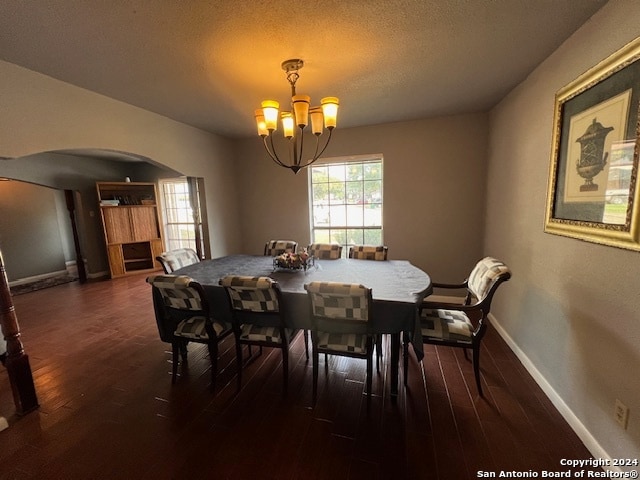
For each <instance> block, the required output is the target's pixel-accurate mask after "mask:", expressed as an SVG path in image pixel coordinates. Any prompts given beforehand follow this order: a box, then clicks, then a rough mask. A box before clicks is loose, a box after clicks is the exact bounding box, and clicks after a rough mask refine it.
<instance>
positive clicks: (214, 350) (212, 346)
mask: <svg viewBox="0 0 640 480" xmlns="http://www.w3.org/2000/svg"><path fill="white" fill-rule="evenodd" d="M207 347H208V348H209V359H210V360H211V391H212V392H215V390H216V376H217V373H218V342H214V343H212V342H209V343H207Z"/></svg>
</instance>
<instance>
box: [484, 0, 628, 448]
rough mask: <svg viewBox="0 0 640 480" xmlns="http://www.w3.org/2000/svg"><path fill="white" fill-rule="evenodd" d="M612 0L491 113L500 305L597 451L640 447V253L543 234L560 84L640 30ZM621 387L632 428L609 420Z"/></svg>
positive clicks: (520, 343)
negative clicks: (502, 281) (507, 278)
mask: <svg viewBox="0 0 640 480" xmlns="http://www.w3.org/2000/svg"><path fill="white" fill-rule="evenodd" d="M638 18H640V3H639V2H635V1H631V0H629V1H611V2H609V3H608V4H607V5H606V6H605V7H604V8H603V9H602V10H601V11H600V12H598V13H597V14H596V15H595V16H594V17H593V18H592V19H591V20H590V21H589V22H587V23H586V24H585V25H584V26H583V27H582V28H581V29H580V30H579V31H578V32H577V33H576V34H574V35H573V36H572V37H571V38H570V39H569V40H567V41H566V42H565V43H564V44H563V45H562V46H561V48H559V49H558V50H557V51H556V52H555V53H554V54H553V55H552V56H551V57H549V58H548V59H547V60H546V61H545V62H544V63H543V64H541V65H540V67H539V68H538V69H537V70H536V71H535V72H533V73H532V74H531V75H530V76H529V78H527V80H526V81H525V82H523V83H522V84H521V85H520V86H519V87H518V88H517V89H515V90H514V91H513V92H512V93H511V94H510V95H509V96H508V97H507V98H506V99H505V100H504V101H502V102H501V103H500V105H499V106H498V107H497V108H495V109H494V111H493V112H492V114H491V136H490V137H491V139H490V145H489V177H488V201H487V212H488V215H487V222H486V225H487V232H486V235H485V251H486V253H494V252H496V254H499V255H501V256H502V257H503V259H504V260H505V261H506V262H507V263H508V264H509V265H510V267H511V268H512V269H513V272H514V275H513V279H512V281H511V282H509V284H508V285H509V286H508V289H505V290H508V291H505V292H502V293H504V295H498V296H497V297H496V305H495V315H496V317H497V319H498V321H499V324H500V325H501V326H502V327H503V328H504V329H505V330H506V332H507V334H508V335H509V336H510V337H511V338H512V339H513V341H514V342H515V344H516V345H517V347H518V348H519V349H521V351H522V352H523V354H524V355H526V357H527V358H528V360H529V361H530V362H531V363H532V365H533V366H534V367H535V369H537V371H538V372H539V373H540V374H541V375H542V376H543V378H544V380H545V381H546V382H548V386H549V387H550V388H552V389H553V390H554V391H555V394H556V395H557V397H556V400H559V401H560V402H561V403H564V404H565V405H566V407H567V409H568V413H569V416H572V415H575V418H574V426H577V428H578V430H579V431H580V430H581V429H583V430H582V434H583V440H585V442H586V443H587V445H588V446H589V447H590V448H591V449H592V450H591V451H592V453H594V455H598V454H603V453H608V454H609V455H611V456H612V457H614V458H638V452H640V381H639V380H638V373H637V370H638V365H640V308H639V306H640V277H639V276H638V272H639V271H640V255H639V254H638V253H634V252H630V251H625V250H621V249H616V248H612V247H606V246H601V245H595V244H591V243H586V242H581V241H579V240H573V239H569V238H564V237H560V236H555V235H549V234H545V233H543V223H544V211H545V201H546V195H547V178H548V172H549V159H550V154H551V133H552V121H553V106H554V94H555V92H556V91H557V90H558V89H560V88H561V87H562V86H564V85H565V84H567V83H569V82H570V81H572V80H574V79H575V78H576V77H578V76H579V75H580V74H581V73H583V72H584V71H586V70H588V69H589V68H590V67H592V66H594V65H595V64H597V63H598V62H599V61H601V60H602V59H604V58H606V57H607V56H608V55H610V54H612V53H613V52H615V51H616V50H617V49H619V48H620V47H622V46H623V45H624V44H626V43H627V42H629V41H631V40H632V39H633V38H635V37H636V36H638V35H639V34H640V28H639V27H638ZM616 398H618V399H620V400H622V401H623V402H624V403H625V404H626V405H627V406H628V407H630V409H631V416H630V419H629V425H628V429H627V430H626V431H624V430H622V429H621V428H620V427H619V426H618V425H617V424H616V423H615V422H614V419H613V411H614V402H615V399H616Z"/></svg>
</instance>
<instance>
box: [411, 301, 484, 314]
mask: <svg viewBox="0 0 640 480" xmlns="http://www.w3.org/2000/svg"><path fill="white" fill-rule="evenodd" d="M420 308H421V309H424V308H428V309H432V310H437V309H442V310H459V311H462V312H474V311H478V310H480V308H479V304H477V303H474V304H472V305H464V304H462V303H449V302H430V301H428V300H425V301H423V302H422V304H421V305H420Z"/></svg>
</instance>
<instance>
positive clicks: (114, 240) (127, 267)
mask: <svg viewBox="0 0 640 480" xmlns="http://www.w3.org/2000/svg"><path fill="white" fill-rule="evenodd" d="M96 188H97V189H98V200H99V202H100V215H101V217H102V225H103V227H104V239H105V243H106V245H107V254H108V256H109V269H110V271H111V276H112V277H119V276H122V275H127V274H130V273H140V272H142V271H145V270H148V271H153V270H160V269H161V268H162V267H161V265H160V264H159V263H158V262H157V261H156V259H155V258H156V257H157V256H158V255H160V254H161V253H162V252H163V250H164V246H163V242H162V228H161V224H160V216H159V212H158V205H157V198H158V196H157V193H156V186H155V184H153V183H141V182H98V183H97V184H96Z"/></svg>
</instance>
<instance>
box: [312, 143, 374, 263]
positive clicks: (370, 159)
mask: <svg viewBox="0 0 640 480" xmlns="http://www.w3.org/2000/svg"><path fill="white" fill-rule="evenodd" d="M371 164H379V169H380V170H379V171H380V174H379V176H378V177H376V178H375V179H371V178H369V179H367V178H366V176H365V174H364V172H363V175H362V177H361V179H360V180H357V181H354V180H350V179H348V173H347V170H346V169H348V168H349V167H350V166H354V165H362V166H363V169H364V166H365V165H371ZM335 166H338V167H340V166H344V168H345V173H344V177H343V178H342V180H341V181H335V180H334V181H333V182H332V181H331V178H330V177H327V181H326V185H327V192H329V187H330V185H331V184H332V183H333V184H336V183H343V184H344V199H343V200H342V203H341V202H340V200H339V199H338V201H337V202H332V201H331V199H330V198H328V199H327V203H326V204H325V205H326V206H327V208H328V209H329V210H330V209H331V207H338V208H339V207H341V206H342V207H344V211H345V213H344V218H345V221H344V224H332V223H331V213H329V214H328V215H329V220H328V224H327V225H326V226H324V225H318V224H316V216H315V215H314V209H315V208H317V207H318V205H317V204H316V203H314V196H315V189H314V186H316V185H321V184H324V182H315V183H314V181H313V175H314V171H317V170H318V169H319V168H331V167H335ZM307 175H308V177H307V178H308V185H309V187H308V193H309V235H310V238H311V243H339V244H340V245H342V247H343V248H342V257H343V258H346V257H347V256H348V252H349V248H350V247H351V246H353V245H362V244H369V245H383V244H384V159H383V156H382V155H381V154H377V155H360V156H352V157H335V158H331V159H322V162H321V163H316V164H314V165H311V166H310V167H309V168H308V174H307ZM369 181H373V182H379V188H378V191H379V198H377V199H375V201H370V199H367V198H366V192H365V183H366V182H369ZM356 183H360V184H361V187H360V198H359V200H357V201H356V203H354V202H353V201H350V200H349V198H348V197H349V192H351V193H352V198H353V193H355V197H356V198H357V189H355V190H354V189H353V188H350V187H353V186H354V184H356ZM360 204H361V205H362V220H361V221H360V222H359V224H358V225H357V226H356V225H354V224H352V223H350V221H349V207H353V206H354V205H360ZM373 205H378V206H379V209H380V211H379V225H378V224H375V223H374V224H367V223H368V222H367V221H366V220H365V216H366V207H367V206H373ZM374 208H375V207H374ZM351 212H354V210H353V208H351ZM327 231H328V232H329V238H330V239H331V240H330V241H319V240H317V239H318V232H327ZM340 231H343V232H344V237H343V239H342V240H343V241H340V239H338V240H336V239H335V238H333V232H340ZM355 232H360V233H361V236H360V240H361V241H356V240H354V239H353V238H352V237H351V238H350V237H349V234H350V233H351V235H353V234H354V233H355ZM367 232H372V233H373V232H377V233H376V234H375V237H374V238H375V241H367ZM340 234H341V233H336V235H338V236H339V235H340ZM325 238H326V237H325ZM371 239H372V237H371V236H370V235H369V240H371Z"/></svg>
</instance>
